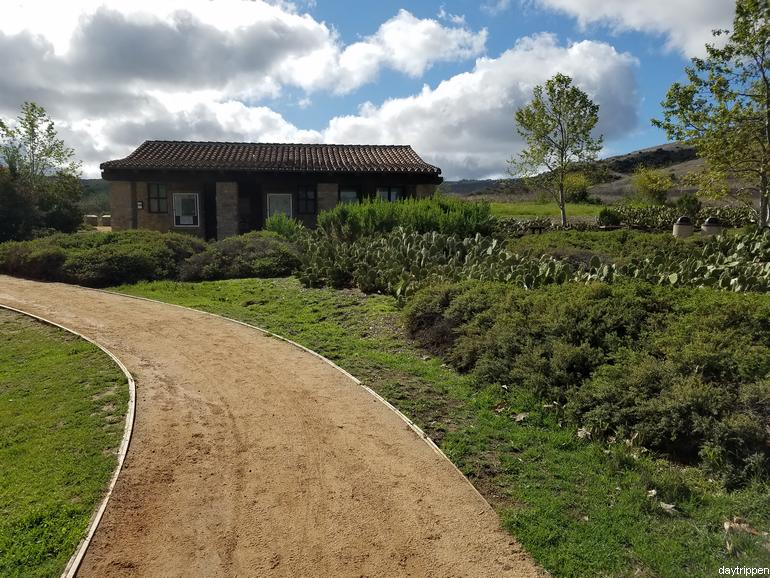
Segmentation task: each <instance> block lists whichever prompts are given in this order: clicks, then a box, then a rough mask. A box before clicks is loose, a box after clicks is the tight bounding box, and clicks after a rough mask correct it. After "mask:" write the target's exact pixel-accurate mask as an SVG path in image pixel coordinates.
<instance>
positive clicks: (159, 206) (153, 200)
mask: <svg viewBox="0 0 770 578" xmlns="http://www.w3.org/2000/svg"><path fill="white" fill-rule="evenodd" d="M147 200H148V202H147V208H148V210H149V211H150V212H151V213H168V195H167V194H166V185H164V184H162V183H150V184H148V185H147Z"/></svg>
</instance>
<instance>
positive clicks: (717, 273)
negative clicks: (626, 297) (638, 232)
mask: <svg viewBox="0 0 770 578" xmlns="http://www.w3.org/2000/svg"><path fill="white" fill-rule="evenodd" d="M615 278H633V279H644V280H645V281H648V282H650V283H656V284H658V285H672V286H678V287H714V288H717V289H722V290H726V291H736V292H741V291H759V292H768V291H770V232H767V231H764V232H760V231H755V232H754V233H750V234H745V235H736V236H718V237H714V238H712V239H709V241H708V242H706V243H705V244H704V246H703V250H702V252H701V253H700V254H689V255H684V256H683V255H682V254H679V253H672V252H668V251H661V252H657V253H655V254H653V255H652V256H650V257H647V258H645V259H640V260H635V261H632V262H629V263H626V264H623V265H603V264H601V263H599V262H598V261H597V262H594V263H591V264H590V265H589V267H588V268H587V269H584V270H582V271H580V272H579V273H578V274H577V275H576V276H575V279H578V280H585V281H595V280H599V281H607V282H611V281H612V280H613V279H615Z"/></svg>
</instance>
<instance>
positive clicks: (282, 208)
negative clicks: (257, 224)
mask: <svg viewBox="0 0 770 578" xmlns="http://www.w3.org/2000/svg"><path fill="white" fill-rule="evenodd" d="M279 213H280V214H284V215H286V216H287V217H292V216H293V214H292V199H291V195H286V194H283V193H280V194H279V193H268V195H267V216H268V217H272V216H273V215H277V214H279Z"/></svg>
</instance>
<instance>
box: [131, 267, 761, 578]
mask: <svg viewBox="0 0 770 578" xmlns="http://www.w3.org/2000/svg"><path fill="white" fill-rule="evenodd" d="M117 290H118V291H121V292H125V293H130V294H133V295H140V296H146V297H150V298H154V299H159V300H162V301H168V302H172V303H178V304H181V305H187V306H190V307H194V308H198V309H202V310H206V311H211V312H214V313H219V314H221V315H225V316H227V317H232V318H235V319H240V320H243V321H246V322H249V323H253V324H256V325H259V326H261V327H264V328H266V329H269V330H271V331H274V332H276V333H279V334H281V335H284V336H286V337H289V338H291V339H293V340H295V341H298V342H299V343H302V344H303V345H306V346H308V347H310V348H312V349H314V350H316V351H318V352H320V353H322V354H323V355H326V356H327V357H329V358H330V359H332V360H334V361H335V362H337V363H338V364H340V365H341V366H342V367H344V368H345V369H347V370H348V371H350V372H351V373H353V374H354V375H356V376H357V377H359V378H360V379H362V380H363V381H364V383H366V384H367V385H369V386H371V387H372V388H374V389H375V390H377V391H378V392H379V393H381V394H382V395H383V396H384V397H386V398H387V399H388V400H390V401H391V402H393V403H394V405H396V406H397V407H398V408H399V409H401V410H402V411H403V412H404V413H405V414H407V415H408V416H410V417H412V418H413V419H415V421H416V422H417V423H418V424H419V425H420V426H421V427H422V428H423V429H425V430H426V432H427V433H428V435H430V436H431V437H432V438H433V439H434V440H435V441H436V442H437V443H438V444H439V445H440V446H441V447H442V449H443V450H444V451H445V452H446V454H447V455H448V456H449V457H450V458H451V459H452V460H453V461H454V462H455V463H456V464H457V465H458V466H459V467H460V468H461V469H462V470H463V472H465V473H466V475H468V477H469V478H470V479H471V481H472V482H473V483H474V484H475V485H476V487H477V488H479V490H480V491H481V492H482V493H483V494H484V495H485V496H486V498H487V499H488V500H489V501H490V503H491V504H492V505H493V507H495V509H496V510H497V511H498V512H499V513H500V515H501V519H502V522H503V524H504V526H505V527H506V528H507V529H508V530H509V531H510V532H511V533H513V534H514V535H515V536H516V537H517V538H518V539H519V540H520V541H521V542H522V543H523V544H524V546H525V547H526V548H527V549H528V550H529V552H531V553H532V554H533V556H534V557H535V559H536V560H537V561H538V562H539V563H540V564H541V565H543V566H544V567H545V568H546V569H548V570H549V571H550V572H552V573H553V574H554V575H556V576H570V577H573V576H574V577H586V576H660V577H679V576H682V577H684V576H716V575H718V570H719V567H720V566H723V565H724V566H736V565H741V566H761V567H766V566H770V548H769V547H768V545H767V541H766V540H767V539H766V538H763V537H762V536H754V535H752V534H750V533H747V532H736V533H731V534H729V535H728V534H726V533H725V530H724V528H723V523H724V522H725V521H728V520H731V519H732V518H733V517H736V516H737V517H741V518H744V519H745V520H746V522H747V523H748V524H749V525H750V526H751V527H753V528H755V529H757V530H758V531H760V532H763V531H764V532H767V531H768V530H770V494H769V493H768V488H766V487H761V486H752V487H749V488H746V489H743V490H741V491H736V492H732V493H727V492H725V491H723V490H722V489H721V487H720V485H719V484H717V483H715V482H712V481H709V480H707V479H705V478H704V477H703V475H702V474H701V472H700V471H699V470H697V469H694V468H684V467H675V466H672V465H671V464H669V463H668V462H665V461H663V460H658V459H655V458H653V457H651V456H649V454H646V453H644V452H642V451H641V450H639V449H638V448H632V447H626V446H625V444H622V443H620V444H614V445H612V446H609V447H605V446H603V445H600V444H598V443H593V442H590V441H585V440H580V439H578V438H577V437H576V435H575V432H574V431H573V430H570V429H568V428H563V427H561V425H560V424H561V421H562V420H561V415H560V410H559V409H558V408H557V407H543V404H542V403H539V402H537V401H536V400H535V399H533V398H532V397H531V396H529V395H528V394H526V393H525V392H523V391H514V392H512V394H513V395H511V396H510V397H508V399H509V400H510V399H513V400H514V401H508V402H507V403H506V404H505V405H501V404H500V401H499V400H500V397H499V396H498V395H496V394H495V392H494V391H492V390H484V389H479V388H477V387H475V386H474V383H473V382H472V381H471V378H470V377H468V376H463V375H458V374H457V373H455V372H453V371H451V370H449V369H448V368H446V367H443V366H442V364H441V362H440V360H438V359H436V358H434V357H432V356H430V355H428V354H426V352H424V351H422V350H420V349H418V348H416V347H415V346H414V345H413V343H412V342H411V341H410V340H408V339H407V338H406V337H405V335H404V332H403V329H402V324H401V321H400V312H399V311H398V309H397V307H396V302H395V300H394V299H392V298H390V297H386V296H378V295H372V296H365V295H362V294H361V293H358V292H355V291H334V290H330V289H306V288H303V287H301V286H300V284H299V283H298V282H297V281H296V280H295V279H277V280H239V281H220V282H210V283H198V284H189V283H188V284H185V283H172V282H156V283H143V284H138V285H133V286H123V287H119V288H117ZM523 413H527V414H528V415H526V417H525V418H524V419H523V420H521V421H520V422H517V421H516V420H515V419H514V416H516V415H517V414H523ZM652 489H655V490H656V491H657V498H656V499H652V498H649V497H648V496H647V492H648V491H649V490H652ZM656 500H660V501H663V502H666V503H673V504H675V506H676V510H677V511H676V513H674V514H667V513H666V512H664V510H663V509H662V508H661V507H660V506H659V502H658V501H656ZM728 542H729V544H730V546H729V547H728Z"/></svg>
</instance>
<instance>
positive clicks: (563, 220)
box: [559, 185, 567, 227]
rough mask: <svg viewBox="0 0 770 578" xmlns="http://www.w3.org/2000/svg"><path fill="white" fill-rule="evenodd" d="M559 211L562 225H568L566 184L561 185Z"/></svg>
mask: <svg viewBox="0 0 770 578" xmlns="http://www.w3.org/2000/svg"><path fill="white" fill-rule="evenodd" d="M559 211H560V212H561V226H562V227H566V226H567V206H566V204H565V203H564V185H562V186H561V187H559Z"/></svg>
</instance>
